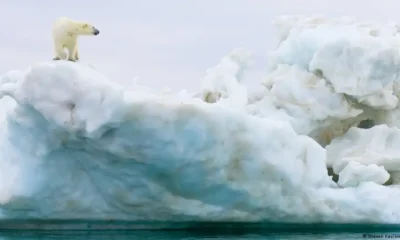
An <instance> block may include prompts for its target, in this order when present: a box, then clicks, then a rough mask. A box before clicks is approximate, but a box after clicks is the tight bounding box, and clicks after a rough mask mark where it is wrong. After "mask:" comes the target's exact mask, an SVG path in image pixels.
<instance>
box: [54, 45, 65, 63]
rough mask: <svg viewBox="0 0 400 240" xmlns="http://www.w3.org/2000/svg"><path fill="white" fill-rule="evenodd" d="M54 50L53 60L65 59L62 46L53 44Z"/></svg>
mask: <svg viewBox="0 0 400 240" xmlns="http://www.w3.org/2000/svg"><path fill="white" fill-rule="evenodd" d="M54 50H55V55H56V56H55V57H54V58H53V60H61V59H66V58H67V54H66V53H65V52H64V48H63V46H62V44H58V43H55V44H54Z"/></svg>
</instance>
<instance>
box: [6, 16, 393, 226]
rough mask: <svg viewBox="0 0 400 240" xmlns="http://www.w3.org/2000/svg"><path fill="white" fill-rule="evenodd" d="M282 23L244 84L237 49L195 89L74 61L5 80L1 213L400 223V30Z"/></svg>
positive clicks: (346, 22) (289, 19)
mask: <svg viewBox="0 0 400 240" xmlns="http://www.w3.org/2000/svg"><path fill="white" fill-rule="evenodd" d="M275 24H276V26H277V27H278V30H279V36H278V39H279V41H278V45H277V48H276V49H274V50H273V51H271V52H270V53H269V57H270V58H269V66H268V70H269V73H268V75H267V76H265V78H264V79H256V80H257V81H258V82H259V85H258V88H256V89H253V90H251V89H250V88H248V87H247V86H246V84H245V83H246V80H248V79H247V75H246V70H248V69H251V67H252V56H251V53H250V52H249V51H248V50H246V49H243V48H238V49H234V50H233V51H232V52H231V53H229V54H228V55H227V56H225V57H223V58H222V59H221V60H220V62H219V63H218V64H217V65H216V66H215V67H211V68H209V69H208V70H207V71H206V73H205V77H204V79H203V85H202V87H201V89H199V92H197V93H189V92H187V91H186V90H182V91H180V92H178V93H174V92H172V91H163V92H158V91H156V90H152V89H148V88H146V87H145V86H139V85H133V86H130V87H126V86H121V85H118V84H116V83H114V82H113V81H112V80H111V79H107V78H106V77H105V76H104V75H102V73H101V71H99V70H96V69H95V68H93V67H90V66H88V65H87V64H85V63H79V62H77V63H72V62H67V61H48V62H41V63H35V64H33V65H32V66H31V67H29V68H27V69H21V70H12V71H10V72H7V73H4V74H3V75H1V76H0V98H1V100H0V105H1V107H0V122H1V123H0V124H1V126H2V127H1V128H0V142H1V144H0V218H3V219H12V218H43V219H48V218H57V219H77V218H84V219H90V218H92V219H107V220H110V219H116V220H166V221H168V220H173V221H177V220H180V221H184V220H210V221H211V220H212V221H279V222H302V223H304V222H341V223H344V222H379V223H400V205H399V204H398V202H399V201H400V188H399V186H400V185H398V184H400V151H399V150H398V146H400V129H399V128H398V127H400V114H399V112H400V111H399V106H398V96H399V76H400V75H399V72H398V71H399V69H400V48H399V46H398V45H399V44H398V43H399V42H400V41H399V40H400V39H399V37H398V29H399V26H398V25H396V24H394V23H393V24H392V23H390V24H379V23H374V22H358V21H355V20H353V19H345V18H343V19H333V20H328V19H322V18H312V17H304V16H284V17H281V18H279V19H277V21H276V22H275ZM166 79H168V77H167V76H166ZM163 81H164V80H163ZM335 178H339V179H338V180H337V179H335Z"/></svg>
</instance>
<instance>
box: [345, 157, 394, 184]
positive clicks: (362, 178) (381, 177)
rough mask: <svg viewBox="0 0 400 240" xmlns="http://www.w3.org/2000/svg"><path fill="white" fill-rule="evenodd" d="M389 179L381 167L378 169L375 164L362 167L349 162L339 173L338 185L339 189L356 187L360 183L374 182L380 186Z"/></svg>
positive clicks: (356, 163)
mask: <svg viewBox="0 0 400 240" xmlns="http://www.w3.org/2000/svg"><path fill="white" fill-rule="evenodd" d="M389 178H390V175H389V173H388V172H387V171H386V170H385V168H384V167H382V166H380V167H378V165H376V164H370V165H362V164H360V163H358V162H355V161H350V162H349V163H348V164H347V165H346V167H345V168H344V169H343V170H342V171H341V172H340V173H339V181H338V184H339V185H340V186H341V187H357V186H359V185H360V183H362V182H374V183H376V184H380V185H382V184H384V183H385V182H386V181H388V180H389Z"/></svg>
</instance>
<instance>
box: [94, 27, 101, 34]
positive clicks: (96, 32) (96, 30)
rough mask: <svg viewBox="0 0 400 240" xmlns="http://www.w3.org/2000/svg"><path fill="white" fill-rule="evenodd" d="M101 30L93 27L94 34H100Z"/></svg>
mask: <svg viewBox="0 0 400 240" xmlns="http://www.w3.org/2000/svg"><path fill="white" fill-rule="evenodd" d="M99 33H100V31H99V29H97V28H95V27H93V35H99Z"/></svg>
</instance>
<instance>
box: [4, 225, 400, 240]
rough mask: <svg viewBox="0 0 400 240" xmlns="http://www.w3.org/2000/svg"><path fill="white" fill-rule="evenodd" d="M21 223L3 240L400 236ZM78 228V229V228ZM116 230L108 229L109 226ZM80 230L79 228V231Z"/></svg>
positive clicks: (397, 231)
mask: <svg viewBox="0 0 400 240" xmlns="http://www.w3.org/2000/svg"><path fill="white" fill-rule="evenodd" d="M10 226H11V227H12V226H14V228H15V227H17V226H21V223H16V222H8V223H6V224H4V222H3V223H2V222H0V240H16V239H22V240H24V239H25V240H38V239H42V240H54V239H65V240H72V239H77V240H86V239H88V240H106V239H122V240H124V239H138V240H141V239H155V240H172V239H174V240H178V239H180V240H189V239H190V240H206V239H236V240H261V239H282V240H285V239H296V240H300V239H301V240H303V239H304V240H308V239H310V240H314V239H322V240H323V239H326V240H328V239H350V240H351V239H399V240H400V225H351V224H347V225H345V224H340V225H337V224H336V225H321V224H272V223H263V224H259V223H258V224H246V223H190V224H188V223H138V222H135V223H115V222H113V223H110V222H107V223H100V222H97V223H96V222H90V223H88V222H72V221H71V222H68V223H66V222H64V223H57V224H54V223H49V222H47V223H44V222H41V223H30V224H25V225H23V226H24V228H25V229H23V230H17V229H10V228H9V227H10ZM74 228H75V229H74ZM106 228H107V229H110V228H111V229H113V230H105V229H106ZM77 229H79V230H77Z"/></svg>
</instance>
